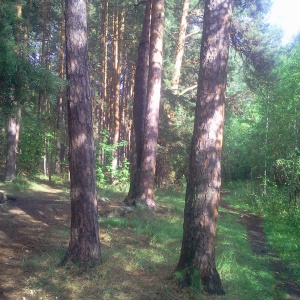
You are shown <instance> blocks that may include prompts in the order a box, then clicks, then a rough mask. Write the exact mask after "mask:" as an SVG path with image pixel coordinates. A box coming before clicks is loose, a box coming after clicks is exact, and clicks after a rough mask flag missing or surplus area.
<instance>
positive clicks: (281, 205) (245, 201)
mask: <svg viewBox="0 0 300 300" xmlns="http://www.w3.org/2000/svg"><path fill="white" fill-rule="evenodd" d="M229 189H230V190H231V192H230V193H229V194H226V196H225V198H226V200H227V202H229V203H230V204H231V205H233V206H234V207H235V208H238V209H241V210H245V211H250V212H253V213H257V214H261V215H262V216H263V218H264V231H265V234H266V236H267V239H268V243H269V244H270V246H271V247H272V248H273V249H274V250H275V252H276V253H277V255H278V256H279V257H280V258H281V259H282V260H283V261H284V263H285V265H286V266H287V267H288V268H289V274H288V276H289V277H290V278H291V279H292V280H294V281H297V282H298V283H299V284H300V264H299V262H300V237H299V229H300V218H299V215H300V207H299V206H297V205H295V206H290V205H289V197H288V195H286V193H285V192H284V190H281V189H279V188H277V187H269V188H268V190H267V195H266V196H263V195H262V187H260V186H259V185H257V183H255V182H235V183H231V184H230V185H229ZM298 205H299V203H298ZM286 276H287V275H286Z"/></svg>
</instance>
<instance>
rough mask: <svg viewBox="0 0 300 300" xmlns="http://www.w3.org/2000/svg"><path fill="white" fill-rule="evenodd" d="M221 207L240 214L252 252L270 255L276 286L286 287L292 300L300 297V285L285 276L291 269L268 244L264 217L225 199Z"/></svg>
mask: <svg viewBox="0 0 300 300" xmlns="http://www.w3.org/2000/svg"><path fill="white" fill-rule="evenodd" d="M221 207H223V208H225V209H227V210H229V211H232V212H234V213H238V214H239V215H240V223H241V224H243V225H244V226H245V227H246V229H247V236H248V241H249V242H250V245H251V249H252V252H253V253H254V254H256V255H265V256H268V257H269V261H270V268H271V270H272V272H273V273H274V274H275V278H276V280H277V287H276V288H279V289H281V288H282V289H284V290H285V292H286V294H287V296H288V299H290V300H298V299H300V286H299V285H298V284H297V283H296V282H294V281H293V280H291V279H288V278H285V275H288V274H289V273H290V271H289V269H288V268H287V267H286V266H285V264H284V262H283V261H281V260H280V259H279V257H278V255H277V254H276V253H275V252H274V250H273V249H271V248H270V247H269V245H268V242H267V238H266V235H265V233H264V230H263V219H262V218H261V217H260V216H257V215H254V214H250V213H246V212H241V211H239V210H236V209H234V208H232V207H231V206H230V205H228V203H226V202H225V201H223V200H222V201H221Z"/></svg>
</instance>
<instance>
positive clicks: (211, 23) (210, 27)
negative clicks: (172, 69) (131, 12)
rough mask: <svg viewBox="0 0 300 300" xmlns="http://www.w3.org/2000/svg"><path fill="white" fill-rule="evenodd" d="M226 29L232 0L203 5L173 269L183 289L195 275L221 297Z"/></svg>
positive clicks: (208, 289) (210, 2) (227, 46)
mask: <svg viewBox="0 0 300 300" xmlns="http://www.w3.org/2000/svg"><path fill="white" fill-rule="evenodd" d="M230 23H231V0H206V1H205V11H204V27H203V36H202V44H201V55H200V72H199V82H198V94H197V105H196V112H195V123H194V133H193V139H192V147H191V153H190V163H189V176H188V182H187V190H186V198H185V201H186V203H185V210H184V225H183V230H184V233H183V239H182V248H181V255H180V260H179V263H178V267H177V269H178V270H180V271H182V272H183V274H184V280H183V282H182V283H183V284H190V283H191V281H192V277H193V276H194V275H195V274H199V277H200V278H201V281H202V284H203V288H204V290H205V291H206V292H208V293H211V294H223V293H224V290H223V287H222V284H221V280H220V277H219V274H218V272H217V270H216V266H215V234H216V222H217V216H218V203H219V199H220V188H221V150H222V140H223V122H224V102H225V101H224V100H225V87H226V74H227V61H228V49H229V28H230Z"/></svg>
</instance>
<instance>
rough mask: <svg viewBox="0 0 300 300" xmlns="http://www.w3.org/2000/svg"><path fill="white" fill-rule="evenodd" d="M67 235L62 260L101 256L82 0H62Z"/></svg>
mask: <svg viewBox="0 0 300 300" xmlns="http://www.w3.org/2000/svg"><path fill="white" fill-rule="evenodd" d="M66 45H67V51H66V61H67V79H68V83H69V84H68V88H67V101H68V123H69V143H70V176H71V238H70V242H69V247H68V251H67V253H66V256H65V258H64V261H63V262H64V263H67V262H69V261H72V262H87V261H93V260H100V259H101V252H100V240H99V229H98V205H97V193H96V178H95V169H94V140H93V124H92V101H91V92H90V82H89V71H88V44H87V20H86V1H82V0H67V1H66Z"/></svg>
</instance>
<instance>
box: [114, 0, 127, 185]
mask: <svg viewBox="0 0 300 300" xmlns="http://www.w3.org/2000/svg"><path fill="white" fill-rule="evenodd" d="M114 25H115V37H114V44H115V46H114V52H115V60H116V61H115V76H114V95H113V99H114V108H113V112H114V131H113V153H112V178H113V180H114V173H115V172H116V170H117V167H118V149H117V147H118V143H119V137H120V80H121V71H122V60H123V39H124V29H125V28H124V10H121V12H119V9H118V5H117V7H116V12H115V24H114Z"/></svg>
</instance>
